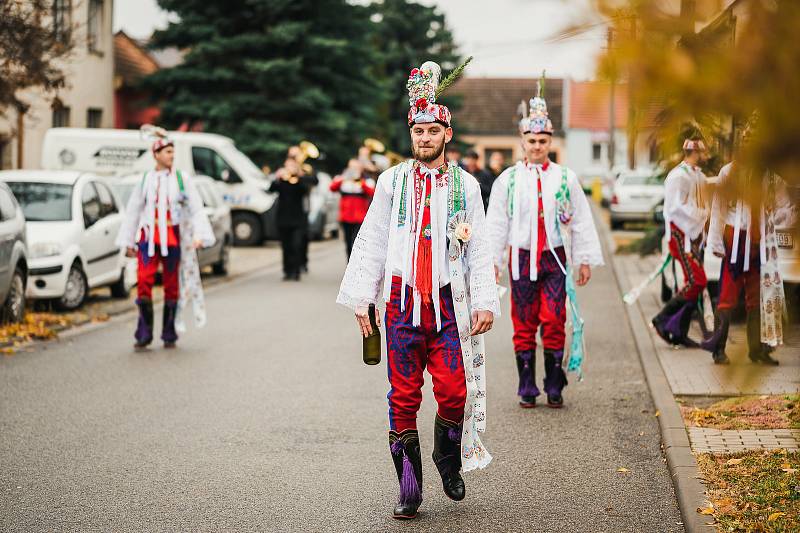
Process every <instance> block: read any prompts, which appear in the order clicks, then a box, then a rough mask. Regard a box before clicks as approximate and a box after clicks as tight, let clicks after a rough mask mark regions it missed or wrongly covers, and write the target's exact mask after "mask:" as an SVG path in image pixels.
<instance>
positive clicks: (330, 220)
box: [266, 172, 339, 240]
mask: <svg viewBox="0 0 800 533" xmlns="http://www.w3.org/2000/svg"><path fill="white" fill-rule="evenodd" d="M317 179H318V180H319V183H318V184H317V185H315V186H314V188H313V189H311V193H310V194H309V196H308V207H309V209H308V236H309V238H310V239H312V240H322V239H325V238H327V237H328V236H331V237H335V236H336V235H338V234H339V193H334V192H331V188H330V185H331V181H332V178H331V176H330V174H327V173H325V172H318V173H317ZM277 214H278V201H276V202H275V204H274V205H273V206H272V208H271V209H270V210H269V211H268V212H267V224H266V227H267V228H268V230H267V235H266V237H267V239H278V238H280V235H279V234H278V223H277V220H276V217H277V216H278V215H277Z"/></svg>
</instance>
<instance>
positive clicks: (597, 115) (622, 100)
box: [567, 81, 628, 130]
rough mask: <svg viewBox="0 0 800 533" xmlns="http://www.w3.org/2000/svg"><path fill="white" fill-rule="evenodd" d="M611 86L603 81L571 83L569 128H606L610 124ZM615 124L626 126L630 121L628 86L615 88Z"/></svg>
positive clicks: (619, 126)
mask: <svg viewBox="0 0 800 533" xmlns="http://www.w3.org/2000/svg"><path fill="white" fill-rule="evenodd" d="M609 90H610V86H609V84H608V83H602V82H594V81H589V82H578V81H572V82H570V83H569V106H568V107H569V118H568V119H567V127H568V128H577V129H587V130H605V129H608V124H609V111H610V110H609V103H610V93H609ZM614 105H615V108H614V124H615V126H616V127H617V128H624V127H625V125H626V124H627V122H628V86H627V85H617V86H616V87H615V89H614Z"/></svg>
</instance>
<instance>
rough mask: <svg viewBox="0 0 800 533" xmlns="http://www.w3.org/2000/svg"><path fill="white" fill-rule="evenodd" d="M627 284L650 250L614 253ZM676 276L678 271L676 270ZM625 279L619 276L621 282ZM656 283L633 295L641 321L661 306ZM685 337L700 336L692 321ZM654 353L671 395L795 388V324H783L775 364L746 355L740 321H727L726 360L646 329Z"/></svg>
mask: <svg viewBox="0 0 800 533" xmlns="http://www.w3.org/2000/svg"><path fill="white" fill-rule="evenodd" d="M617 258H618V259H619V263H618V264H619V265H621V267H622V270H623V272H621V275H622V276H623V280H626V281H627V288H628V289H630V287H634V286H636V285H637V284H638V283H640V282H641V281H643V280H644V279H646V278H647V276H648V275H649V274H650V273H651V272H652V271H653V270H654V269H655V268H656V267H657V265H658V263H659V261H660V258H659V257H658V256H656V255H651V256H646V257H639V256H638V255H622V256H617ZM679 276H680V274H679ZM624 282H625V281H623V283H624ZM660 296H661V293H660V285H659V283H658V282H657V281H655V282H653V283H651V284H650V285H649V286H648V287H647V288H646V289H645V290H644V292H643V293H642V295H641V296H640V297H639V300H638V302H637V303H638V308H639V310H640V312H641V313H642V315H643V316H644V319H645V322H646V323H647V324H649V323H650V319H651V318H652V317H653V316H655V315H656V313H658V311H659V310H660V309H661V306H662V303H661V298H660ZM692 327H693V331H692V333H691V337H692V338H694V339H696V340H699V339H700V338H702V336H701V333H700V328H699V327H698V325H697V324H696V323H695V324H693V326H692ZM650 334H651V336H653V339H654V340H653V343H654V344H655V346H656V351H657V355H658V359H659V361H660V362H661V366H662V368H663V369H664V373H665V374H666V376H667V380H668V381H669V384H670V387H671V388H672V393H673V394H675V395H676V396H739V395H749V394H790V393H796V392H798V391H800V327H797V325H794V327H792V326H789V327H787V328H786V339H785V345H784V346H780V347H778V349H777V350H776V351H775V353H774V357H775V358H776V359H778V360H779V361H780V363H781V364H780V366H777V367H765V366H756V365H753V364H752V363H751V362H750V360H749V359H748V358H747V349H746V346H747V340H746V338H745V328H744V324H743V323H734V324H732V325H731V329H730V337H729V341H728V350H727V353H728V356H729V357H730V359H731V364H730V365H715V364H714V363H713V361H712V360H711V354H709V353H708V352H706V351H704V350H700V349H687V348H679V349H675V348H672V347H671V346H669V345H667V344H666V343H665V342H664V341H663V340H661V339H660V338H658V336H657V335H656V334H655V331H654V330H652V329H651V330H650Z"/></svg>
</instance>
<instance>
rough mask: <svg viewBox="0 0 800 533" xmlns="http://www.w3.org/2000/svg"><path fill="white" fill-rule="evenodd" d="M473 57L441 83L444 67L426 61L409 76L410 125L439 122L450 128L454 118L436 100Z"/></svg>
mask: <svg viewBox="0 0 800 533" xmlns="http://www.w3.org/2000/svg"><path fill="white" fill-rule="evenodd" d="M470 61H472V57H469V58H467V60H466V61H464V62H463V63H462V64H461V65H459V66H458V67H457V68H456V69H455V70H453V72H451V73H450V74H449V75H448V76H447V78H445V79H444V80H443V81H442V82H441V83H440V82H439V80H440V78H441V77H442V67H440V66H439V64H438V63H435V62H433V61H426V62H425V63H423V64H422V65H421V66H420V67H419V68H415V69H413V70H412V71H411V74H409V76H408V82H407V83H406V89H408V104H409V106H410V109H409V110H408V125H409V126H411V125H413V124H430V123H431V122H439V123H441V124H444V125H445V126H447V127H450V123H451V121H452V117H451V115H450V110H449V109H447V106H445V105H442V104H437V103H436V100H437V98H439V96H441V95H442V93H443V92H444V91H445V90H446V89H447V88H448V87H450V86H451V85H452V84H453V83H454V82H455V81H456V79H458V77H459V76H460V75H461V73H462V72H464V69H465V68H466V66H467V64H468V63H469V62H470Z"/></svg>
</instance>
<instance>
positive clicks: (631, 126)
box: [627, 17, 642, 170]
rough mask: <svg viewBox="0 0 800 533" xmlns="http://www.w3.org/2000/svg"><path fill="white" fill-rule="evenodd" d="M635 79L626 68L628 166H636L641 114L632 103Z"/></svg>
mask: <svg viewBox="0 0 800 533" xmlns="http://www.w3.org/2000/svg"><path fill="white" fill-rule="evenodd" d="M631 39H632V40H633V41H636V17H631ZM635 94H636V80H635V79H634V73H633V71H632V69H629V70H628V128H627V130H628V168H629V169H631V170H633V169H634V168H636V147H637V145H638V140H639V117H641V116H642V115H641V114H640V113H639V112H638V111H637V109H636V106H635V105H634V104H633V98H634V95H635Z"/></svg>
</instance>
